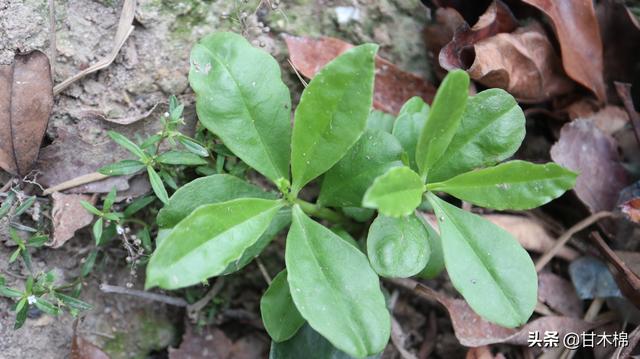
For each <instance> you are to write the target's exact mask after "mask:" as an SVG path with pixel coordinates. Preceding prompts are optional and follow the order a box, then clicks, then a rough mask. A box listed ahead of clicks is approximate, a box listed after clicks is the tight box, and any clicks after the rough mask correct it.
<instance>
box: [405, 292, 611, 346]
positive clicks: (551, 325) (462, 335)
mask: <svg viewBox="0 0 640 359" xmlns="http://www.w3.org/2000/svg"><path fill="white" fill-rule="evenodd" d="M411 282H414V281H411ZM415 283H417V282H415ZM414 290H415V291H416V292H417V293H419V294H421V295H422V296H424V297H425V298H428V299H429V300H435V301H437V302H438V303H440V304H442V306H444V307H445V309H446V310H447V312H448V313H449V317H450V318H451V324H452V326H453V330H454V332H455V335H456V338H458V340H459V341H460V344H462V345H464V346H468V347H479V346H483V345H490V344H497V343H505V344H514V345H528V337H529V333H530V332H540V333H544V332H545V331H550V330H553V331H557V332H558V333H559V335H560V338H563V337H564V335H565V334H566V333H570V332H574V333H581V332H585V331H588V330H590V329H593V328H595V327H597V326H599V325H601V324H603V323H600V322H598V323H596V322H594V323H589V322H586V321H584V320H582V319H579V318H570V317H562V316H546V317H542V318H538V319H535V320H533V321H531V322H529V323H528V324H525V325H524V326H522V327H521V328H520V329H510V328H503V327H500V326H497V325H495V324H492V323H489V322H487V321H486V320H484V319H482V318H481V317H480V316H479V315H477V314H476V313H475V312H474V311H473V310H472V309H471V308H470V307H469V305H468V304H467V302H465V301H464V300H462V299H454V298H450V297H448V296H446V295H444V294H442V293H439V292H436V291H434V290H433V289H431V288H429V287H426V286H423V285H421V284H417V285H416V286H415V289H414Z"/></svg>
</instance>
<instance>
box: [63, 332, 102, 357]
mask: <svg viewBox="0 0 640 359" xmlns="http://www.w3.org/2000/svg"><path fill="white" fill-rule="evenodd" d="M71 359H109V356H108V355H107V354H106V353H105V352H103V351H102V349H100V348H98V347H97V346H96V345H94V344H93V343H91V342H90V341H88V340H86V339H84V338H82V337H81V336H79V335H74V336H73V341H72V342H71Z"/></svg>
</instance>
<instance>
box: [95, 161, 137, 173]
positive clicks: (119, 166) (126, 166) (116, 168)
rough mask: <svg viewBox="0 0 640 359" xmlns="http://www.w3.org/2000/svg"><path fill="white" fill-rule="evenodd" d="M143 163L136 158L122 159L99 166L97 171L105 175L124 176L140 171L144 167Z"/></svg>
mask: <svg viewBox="0 0 640 359" xmlns="http://www.w3.org/2000/svg"><path fill="white" fill-rule="evenodd" d="M145 167H146V166H145V164H144V163H142V162H140V161H136V160H122V161H120V162H116V163H112V164H110V165H106V166H103V167H100V169H98V172H99V173H101V174H103V175H105V176H126V175H132V174H134V173H136V172H140V171H142V170H143V169H144V168H145Z"/></svg>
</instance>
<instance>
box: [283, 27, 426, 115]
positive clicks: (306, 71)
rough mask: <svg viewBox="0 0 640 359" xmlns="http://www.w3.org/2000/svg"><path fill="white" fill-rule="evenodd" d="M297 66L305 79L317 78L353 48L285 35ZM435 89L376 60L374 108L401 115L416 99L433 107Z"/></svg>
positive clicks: (326, 40)
mask: <svg viewBox="0 0 640 359" xmlns="http://www.w3.org/2000/svg"><path fill="white" fill-rule="evenodd" d="M284 39H285V42H286V43H287V48H288V49H289V57H290V58H291V62H292V63H293V66H294V67H295V68H296V69H297V70H298V71H299V72H300V73H301V74H302V75H304V76H305V77H307V78H313V76H315V74H316V73H317V72H318V71H320V69H321V68H322V67H324V65H326V64H327V63H328V62H329V61H331V60H333V59H334V58H335V57H337V56H338V55H340V54H341V53H343V52H345V51H347V50H349V49H350V48H352V47H353V45H351V44H349V43H347V42H344V41H342V40H339V39H336V38H332V37H321V38H319V39H314V38H310V37H298V36H291V35H284ZM434 95H435V87H433V85H431V84H429V83H428V82H426V81H425V80H424V79H422V78H421V77H420V76H417V75H414V74H412V73H410V72H406V71H403V70H401V69H399V68H398V67H397V66H395V65H394V64H392V63H391V62H389V61H387V60H385V59H383V58H381V57H379V56H377V57H376V79H375V88H374V92H373V106H374V107H375V108H376V109H378V110H381V111H385V112H388V113H391V114H394V115H396V114H398V112H399V111H400V108H401V107H402V105H403V104H404V103H405V102H406V101H407V100H408V99H410V98H411V97H413V96H420V97H422V98H423V99H424V100H425V101H427V102H429V103H431V101H432V100H433V96H434Z"/></svg>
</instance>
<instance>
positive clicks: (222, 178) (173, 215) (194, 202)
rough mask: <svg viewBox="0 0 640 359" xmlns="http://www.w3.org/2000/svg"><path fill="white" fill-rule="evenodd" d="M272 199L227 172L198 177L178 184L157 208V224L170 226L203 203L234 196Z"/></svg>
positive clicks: (260, 190) (272, 196) (273, 197)
mask: <svg viewBox="0 0 640 359" xmlns="http://www.w3.org/2000/svg"><path fill="white" fill-rule="evenodd" d="M248 197H253V198H264V199H275V198H276V197H275V195H274V194H272V193H268V192H265V191H263V190H262V189H261V188H259V187H257V186H254V185H252V184H250V183H247V182H245V181H243V180H241V179H240V178H238V177H234V176H231V175H226V174H219V175H212V176H208V177H202V178H198V179H196V180H193V181H191V182H189V183H187V184H186V185H184V186H182V187H180V188H179V189H178V190H177V191H176V192H175V193H174V194H173V196H171V198H170V199H169V202H167V204H166V205H165V206H164V208H162V209H161V210H160V212H159V213H158V217H157V220H156V221H157V223H158V226H160V227H162V228H169V227H173V226H175V225H176V224H178V222H180V221H181V220H182V219H183V218H185V217H186V216H188V215H189V214H190V213H191V212H193V210H195V209H196V208H198V207H199V206H201V205H203V204H212V203H219V202H226V201H230V200H232V199H236V198H248Z"/></svg>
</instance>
